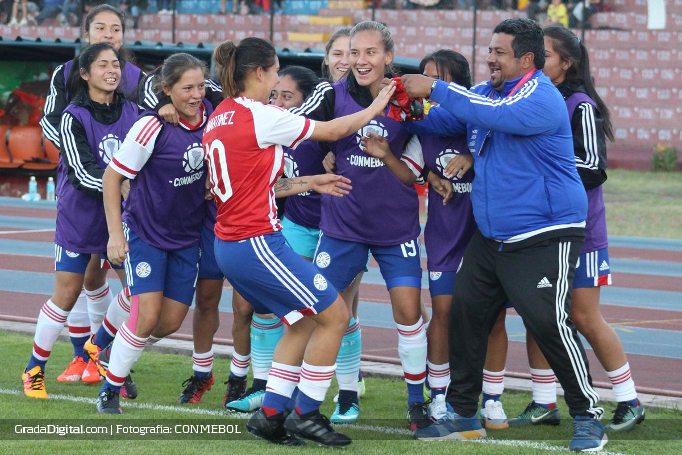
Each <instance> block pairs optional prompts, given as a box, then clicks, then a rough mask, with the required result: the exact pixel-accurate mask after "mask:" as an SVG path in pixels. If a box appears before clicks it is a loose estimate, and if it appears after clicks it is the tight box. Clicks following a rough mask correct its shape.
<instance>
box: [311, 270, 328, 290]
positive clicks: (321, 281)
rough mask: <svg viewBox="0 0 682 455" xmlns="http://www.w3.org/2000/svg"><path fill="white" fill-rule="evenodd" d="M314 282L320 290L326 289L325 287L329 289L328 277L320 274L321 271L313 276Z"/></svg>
mask: <svg viewBox="0 0 682 455" xmlns="http://www.w3.org/2000/svg"><path fill="white" fill-rule="evenodd" d="M313 283H314V284H315V287H316V288H317V289H319V290H320V291H324V290H325V289H327V279H326V278H325V277H323V276H322V275H320V274H319V273H318V274H317V275H315V278H313Z"/></svg>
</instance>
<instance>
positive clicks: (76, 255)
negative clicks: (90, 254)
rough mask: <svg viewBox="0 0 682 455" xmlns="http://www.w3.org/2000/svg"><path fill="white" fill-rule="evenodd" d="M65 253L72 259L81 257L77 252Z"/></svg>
mask: <svg viewBox="0 0 682 455" xmlns="http://www.w3.org/2000/svg"><path fill="white" fill-rule="evenodd" d="M65 251H66V255H67V256H68V257H70V258H77V257H78V256H80V253H76V252H75V251H69V250H65Z"/></svg>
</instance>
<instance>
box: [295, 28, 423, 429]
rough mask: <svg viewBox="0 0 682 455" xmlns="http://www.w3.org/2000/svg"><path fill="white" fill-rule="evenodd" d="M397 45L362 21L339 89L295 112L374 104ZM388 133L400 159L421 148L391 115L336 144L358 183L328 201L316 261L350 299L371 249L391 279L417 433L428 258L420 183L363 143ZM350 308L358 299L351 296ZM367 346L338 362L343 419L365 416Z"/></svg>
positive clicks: (327, 112) (343, 167)
mask: <svg viewBox="0 0 682 455" xmlns="http://www.w3.org/2000/svg"><path fill="white" fill-rule="evenodd" d="M393 52H394V44H393V38H392V37H391V33H390V32H389V31H388V29H387V28H386V27H385V26H383V25H382V24H380V23H378V22H373V21H365V22H361V23H359V24H357V25H356V26H355V27H354V28H353V29H352V31H351V35H350V64H351V69H352V72H351V73H350V74H349V75H348V77H346V78H344V79H342V80H340V81H339V82H337V83H335V84H333V85H332V86H329V85H327V86H326V87H324V86H322V87H320V86H318V89H317V90H316V91H315V93H313V94H312V95H311V96H310V98H309V99H308V101H307V102H305V103H304V104H303V106H301V107H300V108H298V109H295V110H294V112H295V113H302V114H303V115H306V116H307V117H309V118H311V119H316V120H317V119H321V120H327V119H330V118H334V117H337V116H339V115H344V114H348V113H352V112H357V111H359V110H361V109H362V108H363V107H364V106H368V105H369V104H370V103H371V102H372V100H373V99H374V98H375V97H376V96H377V94H378V93H379V91H380V89H381V84H382V81H383V79H384V76H385V75H386V74H387V73H392V66H391V64H392V62H393ZM370 132H372V133H376V134H378V135H381V136H384V137H386V138H387V140H388V142H389V146H390V149H391V151H392V152H393V153H394V154H395V155H396V156H398V157H399V156H401V155H402V154H403V151H404V150H405V148H406V147H417V148H418V147H420V145H419V141H418V140H417V138H416V137H412V136H411V135H410V134H408V133H407V132H406V131H405V130H404V128H403V127H402V125H400V124H399V123H398V122H396V121H394V120H392V119H390V118H384V117H381V118H376V119H373V120H371V121H370V122H368V123H367V124H366V125H364V126H363V128H362V129H361V130H360V131H358V132H357V133H356V134H355V136H353V137H349V138H345V139H342V140H340V141H336V142H333V143H331V144H329V146H330V149H331V151H332V152H333V153H334V154H335V155H336V165H337V172H338V174H339V175H342V176H346V177H348V178H350V179H351V180H352V181H353V185H354V188H355V191H353V192H352V193H351V194H350V195H349V196H348V197H346V198H340V199H338V198H329V197H323V198H322V220H321V223H320V228H321V230H322V233H323V235H322V237H321V238H320V244H319V246H318V248H317V251H316V257H315V263H316V265H317V266H318V267H319V268H320V270H321V271H324V273H325V276H327V278H328V279H329V280H330V281H331V283H332V284H333V285H334V287H336V288H337V289H339V290H344V293H343V295H344V298H346V297H347V296H346V293H347V291H348V288H349V286H350V284H351V283H352V282H353V279H354V278H355V277H356V275H357V274H358V273H359V272H360V271H362V270H363V269H364V267H365V265H366V264H367V255H368V252H371V253H372V255H373V256H374V258H375V259H376V260H377V262H378V263H379V268H380V270H381V273H382V275H383V277H384V280H385V281H386V284H387V287H388V290H389V293H390V295H391V303H392V305H393V315H394V319H395V321H396V324H397V327H398V352H399V355H400V359H401V362H402V365H403V370H404V372H405V380H406V381H407V387H408V420H409V422H410V426H411V427H412V428H413V430H416V429H417V428H418V427H419V428H422V427H425V426H427V425H428V424H429V423H430V419H429V417H428V409H427V407H426V405H425V403H424V397H423V384H424V379H425V377H426V330H425V327H424V323H423V320H422V318H421V311H420V304H419V301H420V289H421V274H422V271H421V262H420V245H419V233H420V229H419V207H418V205H419V202H418V199H417V193H416V191H415V189H414V188H409V187H407V186H405V185H403V184H402V183H401V182H400V181H399V180H398V179H396V178H395V176H394V175H393V174H392V173H391V171H390V170H389V169H387V168H386V167H385V166H383V163H381V161H379V160H377V159H375V158H373V157H369V156H367V155H366V154H365V153H364V152H363V150H362V146H361V144H360V140H361V138H362V136H364V135H367V134H368V133H370ZM345 301H346V302H348V303H349V306H350V304H351V302H352V300H351V299H349V298H346V299H345ZM359 367H360V350H359V349H357V350H356V351H355V352H353V353H352V355H350V354H349V355H347V356H344V357H343V358H342V359H340V360H339V369H340V370H341V369H344V370H345V372H346V373H347V374H344V377H338V380H339V388H340V391H339V405H338V406H337V412H335V416H336V415H337V414H338V416H339V419H344V420H346V421H353V420H355V419H357V416H358V414H359V405H358V396H357V392H358V391H357V376H358V370H359Z"/></svg>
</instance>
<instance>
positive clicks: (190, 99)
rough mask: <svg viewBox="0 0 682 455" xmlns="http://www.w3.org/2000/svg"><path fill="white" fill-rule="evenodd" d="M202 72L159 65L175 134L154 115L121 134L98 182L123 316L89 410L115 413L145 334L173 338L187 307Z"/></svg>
mask: <svg viewBox="0 0 682 455" xmlns="http://www.w3.org/2000/svg"><path fill="white" fill-rule="evenodd" d="M205 78H206V65H205V64H204V63H203V62H202V61H200V60H198V59H197V58H195V57H193V56H191V55H189V54H184V53H178V54H174V55H172V56H171V57H169V58H167V59H166V60H165V61H164V64H163V67H162V68H161V70H160V77H159V84H160V86H161V88H162V90H163V92H164V93H165V94H166V95H167V96H169V97H170V99H171V101H172V103H173V105H174V106H175V108H176V109H177V111H178V114H179V117H180V121H179V125H178V126H175V125H173V124H171V123H168V122H166V121H165V120H162V119H161V118H160V117H159V116H158V115H156V114H154V113H147V114H145V115H143V116H142V117H140V118H139V119H138V120H137V121H136V122H135V124H134V125H133V127H132V128H131V129H130V131H129V132H128V135H127V136H126V139H125V142H124V143H123V145H122V146H121V150H119V153H118V154H117V155H116V156H115V157H114V158H113V159H112V161H111V163H110V164H109V166H108V167H107V170H106V172H105V175H104V179H103V188H104V207H105V211H106V215H107V226H108V229H109V236H110V237H109V243H108V245H107V253H108V257H109V260H110V261H111V262H113V263H114V264H121V263H124V265H125V269H126V284H127V286H128V289H129V290H130V294H131V312H130V317H129V318H128V321H127V322H126V323H125V324H123V325H122V326H121V328H120V329H119V331H118V333H117V334H116V338H115V339H114V343H113V346H112V349H111V354H110V357H109V370H108V371H107V373H106V381H105V383H104V385H103V386H102V389H101V391H100V394H99V397H98V400H97V410H98V411H99V412H100V413H104V414H117V413H121V412H122V411H121V409H120V407H119V391H120V388H121V386H122V385H123V382H124V380H125V377H126V376H127V375H128V373H129V372H130V369H131V368H132V366H133V364H134V363H135V362H136V361H137V359H138V358H139V357H140V355H141V354H142V351H143V350H144V346H145V344H146V343H147V340H148V339H149V337H150V335H151V334H152V332H154V338H162V337H164V336H166V335H169V334H171V333H173V332H174V331H175V330H177V328H178V327H179V326H180V324H181V323H182V321H183V319H184V317H185V315H186V314H187V311H188V309H189V305H190V304H191V303H192V297H193V296H194V288H195V284H196V279H197V268H198V262H199V239H200V234H201V224H202V222H203V219H204V194H205V182H206V171H205V169H204V162H203V153H202V151H201V138H202V135H203V130H204V126H205V125H206V120H207V118H208V116H209V115H210V114H211V112H212V111H213V106H212V105H211V103H210V102H209V101H208V100H207V99H206V98H204V95H205V87H204V84H205V83H204V80H205ZM125 178H128V179H131V185H130V195H129V197H128V201H127V203H126V206H125V211H124V213H123V215H121V207H120V204H118V203H117V200H116V194H117V191H120V188H121V183H122V182H123V180H124V179H125Z"/></svg>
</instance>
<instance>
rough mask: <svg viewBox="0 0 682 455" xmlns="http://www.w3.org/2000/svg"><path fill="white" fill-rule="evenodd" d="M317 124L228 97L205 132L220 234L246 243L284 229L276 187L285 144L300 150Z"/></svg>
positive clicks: (255, 103)
mask: <svg viewBox="0 0 682 455" xmlns="http://www.w3.org/2000/svg"><path fill="white" fill-rule="evenodd" d="M314 129H315V122H314V121H313V120H309V119H306V118H304V117H301V116H298V115H294V114H292V113H290V112H288V111H286V110H283V109H281V108H279V107H276V106H273V105H269V104H268V105H264V104H262V103H260V102H258V101H254V100H252V99H248V98H244V97H240V98H228V99H226V100H224V101H223V102H222V103H221V104H220V105H219V106H218V108H217V109H216V110H215V112H213V114H212V115H211V117H210V118H209V120H208V123H207V125H206V129H205V130H204V139H203V146H204V159H205V160H206V162H207V164H208V167H209V171H210V179H211V187H212V192H213V195H214V196H215V198H216V202H217V204H218V217H217V222H216V225H215V234H216V236H217V237H218V238H219V239H221V240H226V241H234V240H243V239H247V238H251V237H256V236H259V235H264V234H268V233H271V232H276V231H279V230H281V229H282V227H281V226H280V224H279V219H277V205H276V204H275V189H274V187H275V183H276V182H277V179H278V178H279V177H280V176H281V175H282V171H283V169H284V153H283V151H282V146H286V147H289V148H296V146H298V144H300V143H301V142H302V141H304V140H305V139H307V138H309V137H310V135H311V134H312V132H313V130H314Z"/></svg>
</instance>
